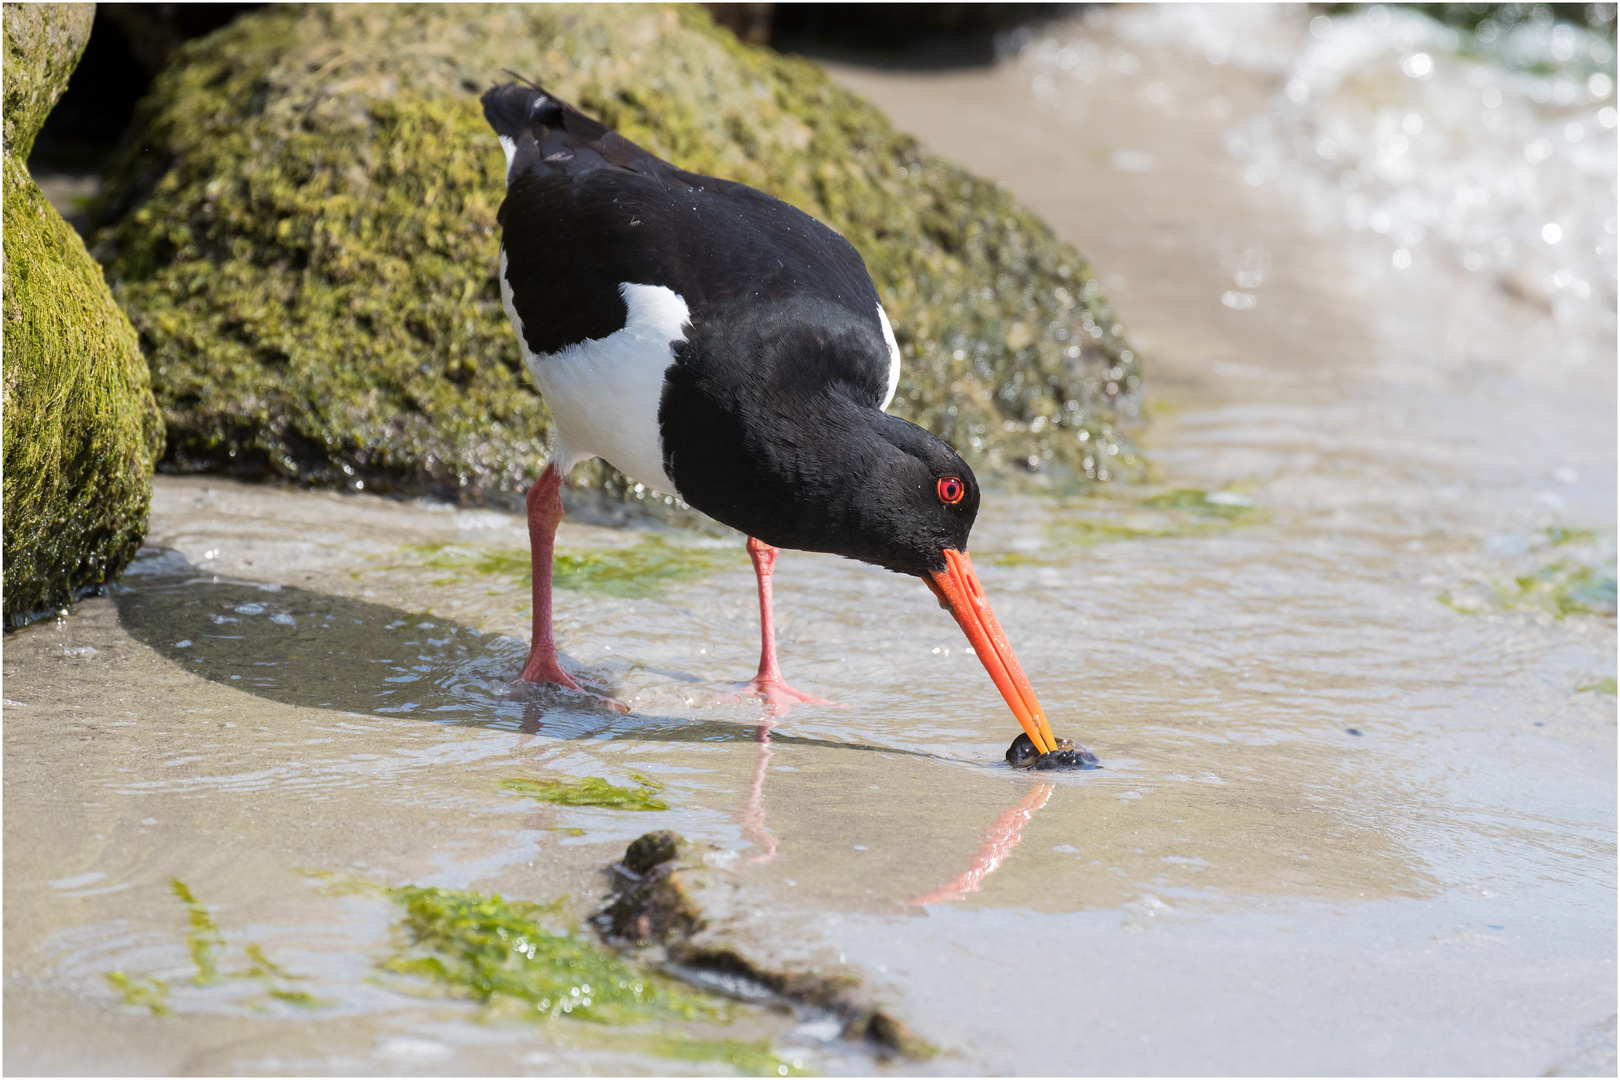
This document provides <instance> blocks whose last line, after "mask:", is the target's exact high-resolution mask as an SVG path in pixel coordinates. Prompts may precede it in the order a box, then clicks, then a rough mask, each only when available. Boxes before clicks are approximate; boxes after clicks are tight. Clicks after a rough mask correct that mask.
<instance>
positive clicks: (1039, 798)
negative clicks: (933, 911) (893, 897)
mask: <svg viewBox="0 0 1620 1080" xmlns="http://www.w3.org/2000/svg"><path fill="white" fill-rule="evenodd" d="M1051 797H1052V785H1051V784H1036V785H1035V786H1034V787H1032V788H1030V789H1029V793H1028V794H1027V795H1025V796H1024V798H1023V801H1021V802H1020V803H1019V804H1018V805H1017V806H1015V807H1013V808H1012V809H1011V810H1008V811H1006V812H1004V813H1003V814H1002V815H1001V816H1000V817H999V818H997V819H996V823H995V824H994V825H992V826H990V828H989V829H987V830H986V831H985V834H984V843H982V844H980V845H979V852H978V854H977V855H975V856H973V862H972V863H971V864H970V865H969V866H968V868H967V869H966V870H964V871H962V872H961V873H960V874H957V875H956V876H955V877H953V878H951V880H949V881H947V882H946V883H945V884H944V885H941V886H940V887H939V889H938V890H937V891H935V892H931V893H929V894H928V895H927V896H919V897H917V898H916V899H915V900H912V901H911V903H912V904H914V905H917V906H919V907H921V906H922V905H924V904H939V903H943V902H945V901H946V900H960V899H962V897H964V896H966V895H967V894H968V893H970V892H978V891H979V887H980V886H981V885H982V884H983V883H984V879H985V878H987V877H989V876H990V875H991V874H993V873H995V872H996V868H997V867H999V866H1000V865H1001V864H1002V862H1003V861H1005V859H1006V858H1007V856H1008V855H1010V854H1012V849H1013V848H1015V847H1017V846H1018V841H1019V840H1021V839H1022V838H1023V831H1024V826H1025V825H1026V824H1027V823H1028V822H1029V819H1030V818H1032V817H1034V816H1035V811H1037V810H1039V809H1040V808H1041V807H1043V806H1045V805H1046V800H1047V799H1049V798H1051Z"/></svg>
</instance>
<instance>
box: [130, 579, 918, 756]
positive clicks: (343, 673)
mask: <svg viewBox="0 0 1620 1080" xmlns="http://www.w3.org/2000/svg"><path fill="white" fill-rule="evenodd" d="M114 602H115V603H116V604H117V607H118V617H119V620H120V621H121V622H122V624H123V626H124V629H125V630H126V631H128V633H129V634H130V636H131V637H133V638H135V640H137V641H139V642H141V643H142V644H143V645H147V646H149V647H150V648H152V649H153V650H155V651H157V652H158V653H160V654H162V655H163V656H165V657H167V658H168V659H170V660H172V661H174V662H175V663H176V664H179V665H180V666H182V667H184V668H186V669H187V670H189V671H191V672H192V673H193V674H195V675H197V676H198V677H199V678H203V679H207V680H209V681H210V682H217V683H223V684H225V685H229V686H231V687H233V688H235V689H238V690H241V691H244V692H245V693H249V694H254V695H256V696H258V697H262V698H266V699H268V700H270V701H277V702H281V703H282V704H286V705H297V706H302V707H306V708H317V709H335V710H338V711H340V712H356V713H372V714H378V715H387V716H400V715H409V716H414V717H420V718H421V719H424V720H430V721H433V722H435V723H452V724H476V725H480V726H486V727H496V728H503V729H507V730H513V731H525V732H528V733H530V734H534V733H537V732H541V731H543V732H545V733H546V734H547V735H551V736H553V737H557V738H567V739H588V738H600V737H602V736H604V735H605V736H607V737H608V738H634V739H640V740H655V741H668V742H756V741H759V739H760V735H761V728H762V727H763V726H764V722H761V723H760V724H748V723H738V722H735V721H726V720H710V719H695V718H693V717H689V716H648V715H643V714H637V713H634V712H632V713H628V714H621V713H619V712H617V711H614V710H612V709H610V708H608V707H606V706H605V705H602V704H600V703H598V702H595V701H593V700H592V699H591V698H588V697H582V696H581V695H577V694H570V693H566V692H562V691H557V690H555V689H554V688H549V687H537V688H534V689H533V690H532V691H529V692H527V693H525V694H523V695H522V696H520V697H517V698H514V697H512V696H510V694H509V691H510V686H511V683H512V680H514V679H515V678H516V677H517V673H518V672H519V671H520V670H521V669H522V666H523V661H524V658H525V656H526V655H527V651H528V644H527V643H526V642H524V641H521V640H519V639H517V638H513V637H509V636H505V635H499V636H497V635H487V634H482V633H480V632H479V631H478V630H477V629H475V628H473V627H470V626H464V625H461V624H459V623H456V622H454V621H452V620H449V619H446V618H444V617H443V616H440V615H427V614H423V613H421V612H410V611H403V610H401V609H399V608H394V607H388V606H387V605H384V604H375V603H371V602H370V601H367V600H359V599H354V598H352V597H344V596H333V595H331V594H328V593H320V592H312V591H310V590H307V589H300V588H297V587H296V586H288V585H268V584H263V583H261V582H256V581H248V580H243V579H241V578H226V577H223V576H219V575H214V574H210V573H207V572H206V571H204V570H201V569H199V568H198V567H196V566H193V565H192V564H191V563H190V562H188V561H187V560H186V558H185V557H184V556H183V555H181V554H180V553H179V552H177V551H172V550H169V549H162V548H145V549H143V550H142V551H141V554H140V556H139V557H138V558H137V559H136V560H135V562H134V563H133V564H131V566H130V568H129V569H128V570H127V571H126V572H125V575H124V579H123V583H122V585H120V586H118V587H117V588H116V589H115V590H114ZM672 674H673V675H674V677H677V678H691V677H690V676H684V675H681V674H679V673H672ZM587 675H588V676H589V677H591V678H593V679H595V680H596V681H598V682H614V681H616V680H617V678H618V677H620V676H622V671H620V672H613V671H601V670H593V671H590V672H587ZM605 689H606V690H607V691H608V692H609V693H611V692H613V690H614V689H615V687H614V686H611V685H610V686H607V687H605ZM771 738H772V739H773V740H774V741H775V742H777V743H778V744H799V745H804V746H824V747H830V748H835V749H842V750H864V751H876V752H880V753H885V754H908V753H911V752H910V751H905V750H899V749H896V748H893V747H880V746H867V745H862V744H859V743H845V742H835V741H830V740H825V739H809V738H802V737H796V736H792V735H783V734H775V735H773V736H771Z"/></svg>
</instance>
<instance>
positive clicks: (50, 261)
mask: <svg viewBox="0 0 1620 1080" xmlns="http://www.w3.org/2000/svg"><path fill="white" fill-rule="evenodd" d="M91 13H92V9H91V8H90V6H89V5H83V4H7V5H5V20H4V23H5V25H4V35H5V65H4V68H5V78H4V98H5V146H4V153H3V155H0V156H3V159H4V198H5V206H4V219H5V233H4V249H5V251H4V264H5V269H4V311H5V316H4V317H5V352H4V360H3V372H4V390H3V401H0V412H3V413H4V415H5V434H4V454H5V464H4V470H3V475H4V504H5V530H4V531H5V541H4V549H5V553H4V563H5V600H4V613H5V620H6V625H7V626H18V625H21V624H23V623H25V622H27V621H29V620H30V619H31V618H35V617H38V616H40V615H43V614H48V613H50V612H53V611H55V610H57V609H60V608H61V607H62V606H63V605H65V604H67V603H69V602H71V601H72V600H73V599H74V598H75V597H77V596H79V595H81V594H83V593H84V592H86V591H87V590H91V589H94V588H96V587H98V586H100V585H102V584H104V583H105V582H107V581H110V580H112V579H113V578H115V577H116V576H117V575H118V573H119V572H120V571H121V570H122V569H123V568H124V566H125V565H127V564H128V563H129V561H130V559H132V558H134V556H135V552H136V550H137V549H138V548H139V547H140V545H141V539H142V538H143V537H144V536H145V534H146V521H147V511H148V509H149V507H150V504H151V496H152V487H151V485H152V466H153V462H154V461H155V460H156V459H157V457H158V456H159V455H160V454H161V453H162V447H163V428H162V424H161V419H160V417H159V414H158V411H157V406H156V403H155V402H154V401H153V399H152V391H151V388H150V385H149V383H148V379H147V370H146V362H145V360H144V359H142V357H141V352H140V348H139V346H138V344H137V342H136V337H135V332H134V330H133V329H132V328H131V327H130V324H129V320H128V319H126V318H125V317H124V314H123V312H121V311H120V310H119V309H118V305H117V304H116V303H115V302H114V300H113V297H112V293H111V292H110V291H109V290H108V288H107V283H106V281H105V280H104V279H103V278H102V273H101V268H100V267H99V266H97V265H96V262H95V260H94V259H92V258H91V257H90V255H89V253H88V252H87V251H86V250H85V247H84V243H83V241H81V240H80V239H79V235H78V234H77V233H76V232H74V230H73V228H72V227H71V226H70V225H68V223H67V222H66V221H64V220H62V215H60V214H59V213H57V212H56V210H55V208H53V207H52V206H51V204H50V203H49V202H47V201H46V199H45V196H44V194H43V193H42V192H41V191H40V190H39V186H38V185H37V184H35V183H34V180H33V178H32V177H31V176H30V175H29V173H28V167H27V165H26V162H27V160H28V153H29V150H30V149H31V148H32V147H33V144H34V138H35V136H36V135H37V134H38V133H39V128H40V125H42V124H43V123H44V122H45V117H46V115H47V114H48V113H49V112H50V109H51V106H52V105H53V104H54V103H55V102H56V99H57V98H58V97H60V96H61V94H62V91H63V90H64V89H65V88H66V87H67V80H68V76H69V75H70V74H71V73H72V71H73V69H74V67H75V66H76V65H77V64H78V60H79V55H80V53H82V52H83V50H84V46H85V42H86V41H88V40H89V37H90V23H91Z"/></svg>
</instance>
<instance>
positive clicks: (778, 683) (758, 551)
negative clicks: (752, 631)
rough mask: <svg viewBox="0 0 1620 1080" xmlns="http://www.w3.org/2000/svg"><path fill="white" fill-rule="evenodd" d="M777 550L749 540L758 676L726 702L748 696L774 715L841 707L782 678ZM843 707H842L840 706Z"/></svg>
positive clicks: (727, 698)
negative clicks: (774, 597) (798, 708)
mask: <svg viewBox="0 0 1620 1080" xmlns="http://www.w3.org/2000/svg"><path fill="white" fill-rule="evenodd" d="M780 550H781V549H780V548H774V547H772V546H771V545H769V544H767V543H765V542H764V541H763V540H755V539H754V538H753V537H752V536H750V537H749V538H748V557H749V558H750V559H753V560H754V575H755V576H756V577H758V578H759V637H760V644H759V674H758V675H756V676H754V678H753V681H751V682H749V683H747V684H745V685H744V686H743V687H742V688H741V689H739V690H738V691H736V692H735V693H733V694H728V695H727V696H726V697H725V698H722V699H721V700H723V701H734V700H736V699H737V698H739V697H742V696H744V695H746V694H752V695H753V696H754V697H761V698H764V699H765V704H766V705H767V707H768V708H769V709H770V711H771V712H773V713H774V712H777V711H781V712H786V711H787V710H789V709H791V708H792V707H793V706H794V705H838V703H837V702H836V701H827V700H825V699H823V698H818V697H816V696H815V695H814V694H805V693H801V692H800V691H798V690H795V689H793V687H791V686H789V685H788V684H787V683H786V682H784V681H783V679H782V669H781V668H779V667H777V666H776V620H775V618H774V616H773V615H772V612H771V568H772V567H773V566H775V565H776V554H777V552H778V551H780ZM840 707H841V706H840Z"/></svg>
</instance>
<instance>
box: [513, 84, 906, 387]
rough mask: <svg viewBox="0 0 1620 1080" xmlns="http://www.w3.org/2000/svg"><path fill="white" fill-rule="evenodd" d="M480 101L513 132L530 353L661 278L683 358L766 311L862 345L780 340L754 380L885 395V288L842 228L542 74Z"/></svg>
mask: <svg viewBox="0 0 1620 1080" xmlns="http://www.w3.org/2000/svg"><path fill="white" fill-rule="evenodd" d="M483 105H484V115H485V117H486V118H487V119H488V120H489V123H490V125H491V126H492V127H493V128H494V129H495V131H496V133H497V134H498V135H500V136H502V137H503V139H510V140H511V141H512V143H513V150H512V160H511V164H510V167H509V169H508V173H507V192H506V200H505V202H504V203H502V205H501V210H500V223H501V229H502V241H503V244H504V248H505V251H506V257H507V269H506V280H507V282H508V284H509V285H510V286H511V289H512V304H513V307H514V308H515V309H516V311H517V313H518V315H519V317H520V318H521V319H522V320H523V328H524V337H525V338H526V339H527V344H528V346H529V349H530V350H531V351H532V352H535V353H542V354H544V353H553V352H556V351H558V350H559V349H561V348H563V347H565V346H567V345H571V344H573V343H575V342H578V341H583V340H586V339H591V338H601V337H606V336H607V335H608V334H611V333H613V332H614V331H616V330H619V329H620V328H622V327H623V326H624V324H625V319H626V314H627V313H626V310H625V306H624V301H623V299H622V298H621V297H620V295H619V285H620V283H622V282H631V283H635V284H642V285H663V286H666V287H668V288H670V289H672V290H674V291H675V292H676V293H678V294H679V295H680V296H681V298H682V299H683V300H684V301H685V302H686V304H687V307H688V308H689V310H690V311H691V323H692V333H691V334H690V335H689V337H688V348H686V349H685V350H683V353H684V357H683V362H687V363H697V364H702V362H703V354H704V352H705V350H704V349H703V347H702V345H701V342H702V341H703V339H704V338H705V337H709V336H712V335H714V334H720V333H726V334H729V333H730V332H731V331H732V330H734V329H735V328H737V327H739V326H741V325H744V324H748V323H757V321H758V318H759V317H760V316H762V315H768V316H769V319H768V320H767V321H769V322H770V323H772V324H773V325H776V326H779V327H784V328H785V329H783V331H782V332H783V333H791V332H792V331H791V329H790V328H791V327H792V326H799V327H800V328H801V330H802V327H803V323H804V321H805V320H809V321H810V322H812V323H827V324H828V329H830V330H832V331H834V336H836V337H838V338H839V339H840V340H842V341H845V342H846V343H847V342H849V339H850V337H851V334H852V333H853V335H854V337H855V338H857V339H858V341H857V342H856V344H857V345H858V347H856V348H853V349H852V348H849V347H843V348H839V349H837V350H834V351H833V354H832V355H829V354H827V353H826V352H825V351H823V352H822V353H821V354H820V355H817V356H815V357H813V358H812V357H804V358H803V360H802V361H800V362H799V363H797V364H796V363H795V362H794V360H793V357H792V356H791V355H790V354H791V352H792V350H781V349H772V350H769V353H770V357H771V358H773V359H772V360H771V363H770V366H772V367H774V368H777V369H778V370H774V371H771V372H768V373H760V372H756V373H755V376H756V377H758V376H759V375H761V374H763V375H764V377H765V378H766V379H767V380H772V381H775V380H785V381H801V380H811V379H813V380H817V381H820V382H821V383H823V384H826V383H829V382H837V383H839V384H842V385H843V386H844V387H846V388H847V391H848V392H853V393H854V394H855V395H856V396H857V397H858V398H861V399H870V401H871V402H872V403H873V404H881V402H882V399H883V396H884V394H885V393H886V391H887V387H888V377H889V354H888V350H887V346H886V344H885V342H884V338H883V333H882V327H881V325H880V323H879V322H878V318H877V304H878V298H877V292H876V290H875V289H874V288H873V285H872V280H871V278H870V276H869V275H868V274H867V272H866V265H865V263H863V262H862V261H861V257H860V255H859V254H858V253H856V251H855V249H854V248H852V247H851V246H850V245H849V243H848V242H847V241H845V240H844V238H843V237H841V236H839V235H838V234H837V233H836V232H834V231H833V230H832V229H829V228H828V227H827V226H825V225H823V224H821V223H820V222H818V221H816V220H815V219H814V218H812V217H810V216H809V215H808V214H805V213H803V212H801V211H799V210H797V209H795V208H793V207H791V206H789V205H787V204H786V203H784V202H782V201H780V200H778V199H775V198H772V197H771V196H769V195H766V194H764V193H762V192H759V191H755V190H754V189H753V188H750V187H747V186H745V185H743V184H737V183H733V182H731V181H727V180H718V179H715V178H714V177H709V176H700V175H698V174H696V173H689V172H686V171H685V170H683V169H678V168H676V167H675V166H673V165H671V164H670V163H669V162H667V161H664V160H662V159H661V158H658V157H656V156H654V155H653V154H650V153H648V152H647V151H646V150H643V149H642V148H641V147H639V146H637V145H636V144H634V143H632V142H631V141H630V140H628V139H626V138H624V137H623V136H622V135H619V134H618V133H617V132H614V131H611V130H609V129H608V128H607V127H605V126H604V125H602V124H601V123H599V122H597V121H595V120H592V119H591V118H590V117H588V116H586V115H585V114H583V113H581V112H580V111H579V110H577V109H575V108H574V107H573V106H571V105H569V104H567V103H566V102H563V101H560V100H558V99H557V98H555V97H552V96H551V95H549V94H547V93H546V92H545V91H544V90H543V89H541V88H540V87H538V86H532V85H529V86H525V85H522V84H519V83H507V84H505V85H502V86H497V87H494V88H493V89H491V90H489V91H488V92H487V93H486V94H484V97H483ZM756 355H758V354H756ZM806 362H807V364H806ZM783 365H785V366H786V367H787V368H789V369H794V368H801V367H806V366H807V368H808V369H807V370H782V369H781V368H782V366H783Z"/></svg>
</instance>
